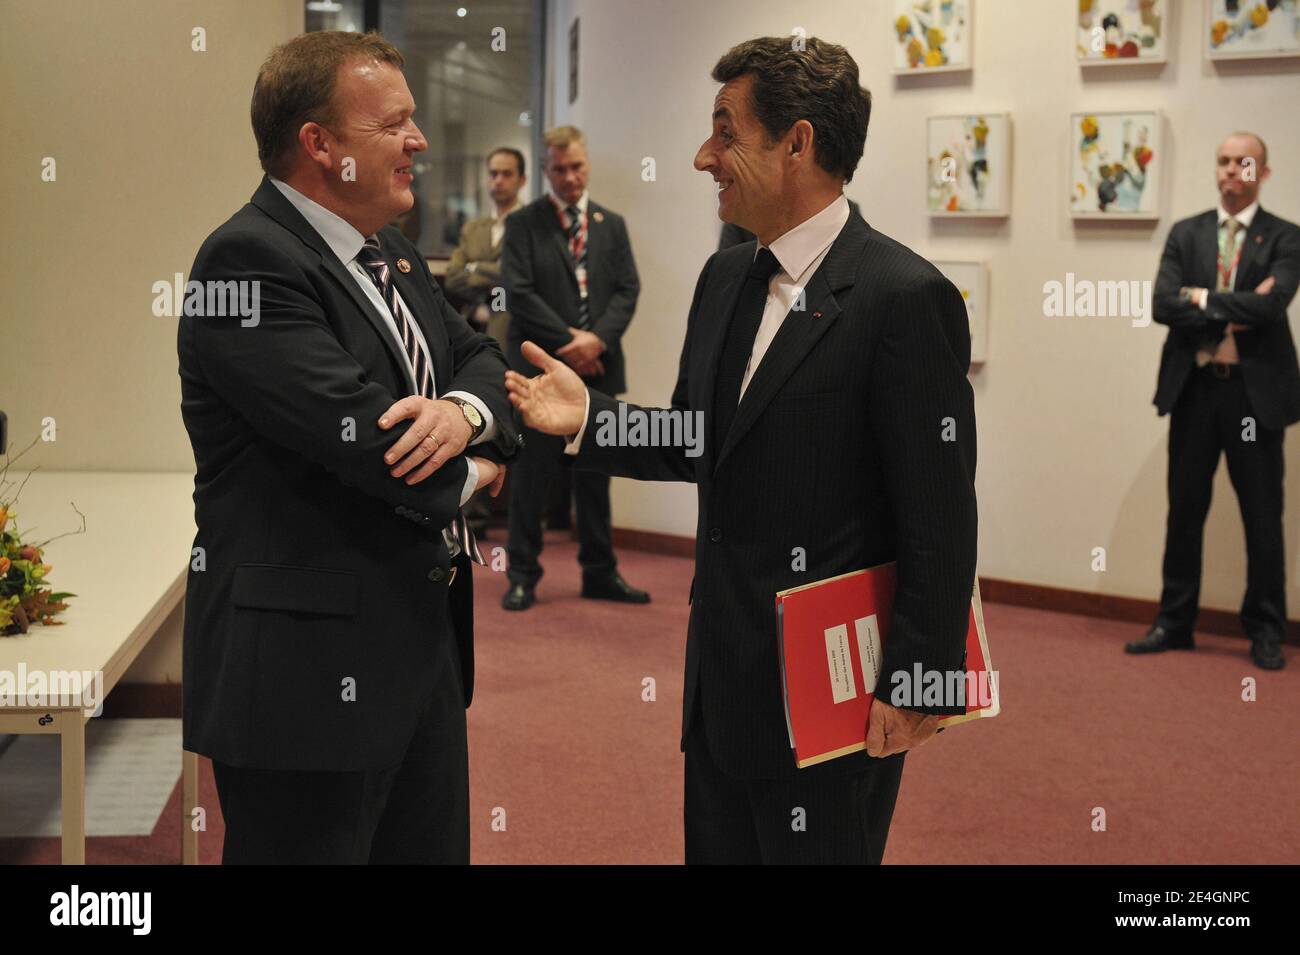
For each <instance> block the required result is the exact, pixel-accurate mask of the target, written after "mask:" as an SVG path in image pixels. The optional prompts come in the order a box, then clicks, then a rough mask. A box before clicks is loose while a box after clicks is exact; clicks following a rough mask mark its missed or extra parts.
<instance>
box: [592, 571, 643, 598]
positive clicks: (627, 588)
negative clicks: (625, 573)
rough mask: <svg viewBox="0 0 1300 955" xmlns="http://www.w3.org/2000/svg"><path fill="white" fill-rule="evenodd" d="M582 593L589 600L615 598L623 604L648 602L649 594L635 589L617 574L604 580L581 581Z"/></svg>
mask: <svg viewBox="0 0 1300 955" xmlns="http://www.w3.org/2000/svg"><path fill="white" fill-rule="evenodd" d="M582 595H583V596H584V597H586V598H588V599H589V600H617V601H620V602H621V603H625V604H648V603H649V602H650V595H649V594H648V593H646V592H645V591H644V590H637V589H636V588H635V587H633V586H632V585H631V584H629V583H628V582H627V581H626V580H624V579H623V578H622V577H620V576H619V575H618V574H614V575H613V576H612V577H606V578H605V579H604V580H587V579H586V578H583V581H582Z"/></svg>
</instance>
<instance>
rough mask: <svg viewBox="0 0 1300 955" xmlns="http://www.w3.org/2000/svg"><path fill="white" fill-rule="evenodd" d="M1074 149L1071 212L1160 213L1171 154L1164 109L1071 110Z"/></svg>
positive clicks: (1118, 216) (1095, 215)
mask: <svg viewBox="0 0 1300 955" xmlns="http://www.w3.org/2000/svg"><path fill="white" fill-rule="evenodd" d="M1068 153H1069V155H1068V162H1069V178H1068V181H1067V197H1066V198H1067V203H1068V209H1069V213H1070V217H1071V218H1073V219H1076V220H1081V219H1099V220H1116V221H1118V220H1135V219H1136V220H1155V219H1159V218H1160V209H1161V195H1162V190H1163V183H1164V178H1165V177H1164V166H1165V163H1166V156H1165V154H1164V117H1163V115H1162V114H1161V113H1160V111H1159V110H1112V111H1108V112H1107V111H1081V112H1076V113H1071V114H1070V134H1069V139H1068Z"/></svg>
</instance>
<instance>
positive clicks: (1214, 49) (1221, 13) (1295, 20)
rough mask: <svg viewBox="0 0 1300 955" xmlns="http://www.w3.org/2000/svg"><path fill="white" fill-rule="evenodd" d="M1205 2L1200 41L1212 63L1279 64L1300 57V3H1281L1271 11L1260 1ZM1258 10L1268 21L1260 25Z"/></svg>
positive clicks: (1292, 0)
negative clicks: (1255, 62) (1275, 61)
mask: <svg viewBox="0 0 1300 955" xmlns="http://www.w3.org/2000/svg"><path fill="white" fill-rule="evenodd" d="M1231 6H1232V4H1231V2H1230V0H1205V20H1204V22H1203V24H1202V26H1201V37H1202V41H1203V43H1204V47H1205V56H1206V59H1209V60H1279V59H1291V58H1294V57H1300V0H1280V2H1279V3H1278V5H1277V6H1276V7H1275V8H1274V9H1273V10H1272V11H1269V10H1268V6H1267V4H1261V3H1260V2H1259V0H1241V2H1239V3H1238V4H1237V5H1236V10H1235V12H1233V11H1232V10H1231V9H1230V7H1231ZM1257 7H1262V9H1263V10H1264V12H1265V14H1267V19H1266V20H1265V22H1264V23H1262V24H1261V23H1259V22H1258V17H1259V14H1258V13H1257V12H1256V8H1257Z"/></svg>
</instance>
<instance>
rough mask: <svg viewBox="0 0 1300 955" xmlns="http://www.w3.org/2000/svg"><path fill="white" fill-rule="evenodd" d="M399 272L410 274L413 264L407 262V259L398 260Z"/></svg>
mask: <svg viewBox="0 0 1300 955" xmlns="http://www.w3.org/2000/svg"><path fill="white" fill-rule="evenodd" d="M397 271H399V272H409V271H411V263H410V262H408V261H406V259H398V260H397Z"/></svg>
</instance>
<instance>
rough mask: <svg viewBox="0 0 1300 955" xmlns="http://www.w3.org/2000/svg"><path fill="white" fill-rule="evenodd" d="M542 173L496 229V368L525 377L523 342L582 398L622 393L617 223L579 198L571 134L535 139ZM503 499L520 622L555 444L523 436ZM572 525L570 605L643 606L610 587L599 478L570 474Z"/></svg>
mask: <svg viewBox="0 0 1300 955" xmlns="http://www.w3.org/2000/svg"><path fill="white" fill-rule="evenodd" d="M542 142H543V144H544V145H545V147H546V156H545V159H544V165H543V171H544V172H545V173H546V178H547V181H548V182H549V183H550V186H551V189H550V192H549V193H548V194H547V195H544V196H542V197H541V198H540V199H537V200H536V201H534V202H532V203H530V204H529V205H527V206H525V207H524V208H523V209H520V210H519V211H518V212H515V213H513V214H511V215H510V216H509V217H508V218H507V219H506V238H505V245H504V247H503V249H502V253H501V273H502V277H503V279H504V281H505V287H506V308H507V309H508V310H509V312H510V328H509V331H508V332H507V334H506V343H507V348H506V358H507V360H508V361H509V362H510V367H511V368H513V369H514V370H515V371H517V372H519V373H520V374H522V375H535V374H537V372H538V369H537V368H536V366H534V365H533V364H531V363H530V362H528V361H526V360H525V359H524V358H523V356H522V355H521V354H520V350H519V349H520V345H521V344H522V343H523V342H524V341H533V342H536V343H537V344H538V345H540V346H541V347H542V348H544V349H546V351H547V352H548V353H549V354H551V355H552V356H554V357H556V358H558V359H560V360H561V361H563V362H565V363H566V364H567V365H569V366H570V367H571V368H573V370H574V371H576V372H577V373H578V374H579V375H580V376H581V377H582V379H583V381H584V382H586V383H587V384H588V385H590V386H591V387H592V388H598V389H600V390H602V391H604V392H606V393H607V394H611V395H617V394H622V393H623V392H624V391H626V390H627V380H626V377H625V375H624V367H623V349H622V346H621V344H620V343H621V341H622V338H623V333H624V332H625V331H626V330H627V326H628V324H629V323H630V322H631V321H632V312H633V311H634V310H635V309H636V300H637V296H638V295H640V292H641V284H640V280H639V279H638V278H637V273H636V262H635V261H634V260H633V258H632V245H631V243H630V242H629V241H628V237H627V226H626V225H625V224H624V222H623V217H622V216H620V215H618V214H617V213H615V212H612V211H610V210H609V209H607V208H605V207H604V206H601V205H599V204H597V203H596V202H593V201H591V199H590V198H589V197H588V195H587V176H588V172H589V166H588V165H587V143H586V139H585V138H584V137H583V135H582V132H581V131H580V130H578V129H576V128H575V127H573V126H559V127H557V128H555V129H552V130H549V131H547V133H546V135H545V136H544V137H543V140H542ZM523 439H524V443H523V449H522V450H521V452H520V454H519V457H518V459H517V460H518V466H517V467H516V468H514V469H513V470H514V471H515V473H514V474H513V476H512V484H511V489H510V541H509V544H508V545H507V547H506V551H507V553H508V555H509V558H510V567H509V570H508V576H509V578H510V586H509V588H508V589H507V590H506V594H505V597H504V598H503V599H502V601H501V606H503V607H504V608H505V609H507V610H526V609H528V608H529V607H531V606H532V604H533V591H534V588H535V587H536V586H537V581H538V580H540V579H541V576H542V566H541V564H540V562H539V561H538V557H539V556H540V555H541V552H542V511H543V509H544V508H545V505H546V501H547V493H546V492H547V487H548V485H549V484H550V482H551V481H552V480H553V479H554V478H555V476H556V475H557V474H558V473H559V470H560V468H565V467H570V466H571V460H572V459H571V457H570V456H568V455H566V454H565V453H564V440H563V439H562V438H557V437H553V436H551V435H548V434H543V433H542V432H540V431H534V430H532V429H530V428H524V429H523ZM571 473H572V476H573V493H574V499H575V504H576V507H575V510H576V511H577V517H578V541H579V546H578V563H580V564H581V565H582V596H584V597H590V598H595V599H599V600H617V601H622V602H624V603H648V602H649V601H650V595H649V594H648V593H646V592H645V591H644V590H637V589H636V588H635V587H632V586H630V585H629V584H628V583H627V582H626V581H625V580H623V578H622V577H621V576H620V575H619V573H618V569H617V566H618V565H617V561H616V560H615V558H614V547H613V542H612V531H611V527H610V509H609V475H607V474H599V473H597V472H595V471H576V470H575V471H572V472H571Z"/></svg>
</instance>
